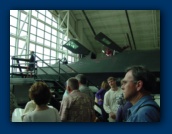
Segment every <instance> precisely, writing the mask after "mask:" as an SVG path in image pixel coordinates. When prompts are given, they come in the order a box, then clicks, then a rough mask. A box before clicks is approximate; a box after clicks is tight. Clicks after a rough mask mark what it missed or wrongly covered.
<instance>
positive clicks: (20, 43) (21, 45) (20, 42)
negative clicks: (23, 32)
mask: <svg viewBox="0 0 172 134" xmlns="http://www.w3.org/2000/svg"><path fill="white" fill-rule="evenodd" d="M24 46H25V41H23V40H19V45H18V47H19V48H23V47H24Z"/></svg>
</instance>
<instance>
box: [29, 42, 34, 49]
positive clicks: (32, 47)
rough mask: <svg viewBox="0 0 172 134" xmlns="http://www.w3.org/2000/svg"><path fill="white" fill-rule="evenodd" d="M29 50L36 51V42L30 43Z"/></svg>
mask: <svg viewBox="0 0 172 134" xmlns="http://www.w3.org/2000/svg"><path fill="white" fill-rule="evenodd" d="M29 50H30V51H35V44H32V43H30V45H29Z"/></svg>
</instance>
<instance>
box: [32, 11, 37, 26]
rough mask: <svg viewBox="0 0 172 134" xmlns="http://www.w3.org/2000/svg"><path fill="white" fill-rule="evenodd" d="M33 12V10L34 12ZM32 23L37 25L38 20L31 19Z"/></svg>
mask: <svg viewBox="0 0 172 134" xmlns="http://www.w3.org/2000/svg"><path fill="white" fill-rule="evenodd" d="M32 13H33V12H32ZM31 24H32V25H33V26H36V24H37V20H35V19H33V18H32V19H31Z"/></svg>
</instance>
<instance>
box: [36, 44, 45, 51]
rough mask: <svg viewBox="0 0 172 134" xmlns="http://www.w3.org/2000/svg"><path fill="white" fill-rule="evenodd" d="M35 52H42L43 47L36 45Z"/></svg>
mask: <svg viewBox="0 0 172 134" xmlns="http://www.w3.org/2000/svg"><path fill="white" fill-rule="evenodd" d="M36 52H38V53H42V52H43V47H41V46H38V45H37V46H36Z"/></svg>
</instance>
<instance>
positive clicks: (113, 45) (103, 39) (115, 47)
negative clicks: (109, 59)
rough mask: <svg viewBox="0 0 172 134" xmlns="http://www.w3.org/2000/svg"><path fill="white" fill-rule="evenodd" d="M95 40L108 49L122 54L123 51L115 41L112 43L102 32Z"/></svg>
mask: <svg viewBox="0 0 172 134" xmlns="http://www.w3.org/2000/svg"><path fill="white" fill-rule="evenodd" d="M95 39H96V40H97V41H99V42H101V43H102V44H103V45H105V46H106V47H108V48H110V49H112V50H115V51H118V52H122V51H123V49H122V48H121V47H120V46H118V45H117V44H116V43H115V42H114V41H112V40H111V39H110V38H109V37H107V36H106V35H105V34H103V33H102V32H100V33H99V34H97V35H96V36H95Z"/></svg>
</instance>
